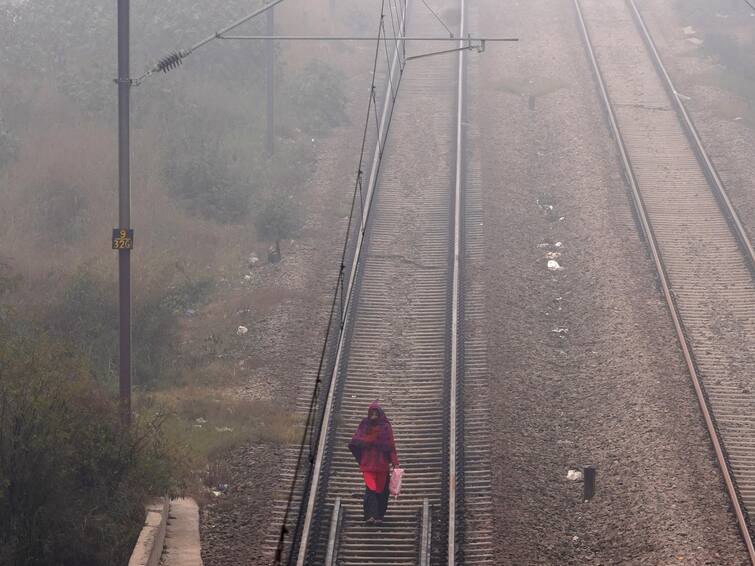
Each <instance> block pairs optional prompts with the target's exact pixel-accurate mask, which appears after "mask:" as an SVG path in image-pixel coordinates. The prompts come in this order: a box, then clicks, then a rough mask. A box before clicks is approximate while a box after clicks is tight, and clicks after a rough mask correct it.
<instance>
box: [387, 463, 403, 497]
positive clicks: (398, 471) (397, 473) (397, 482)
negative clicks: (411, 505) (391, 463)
mask: <svg viewBox="0 0 755 566" xmlns="http://www.w3.org/2000/svg"><path fill="white" fill-rule="evenodd" d="M403 478H404V470H403V468H393V470H392V471H391V481H390V483H389V484H388V490H389V491H390V493H391V495H392V496H393V497H398V494H399V493H400V492H401V481H402V480H403Z"/></svg>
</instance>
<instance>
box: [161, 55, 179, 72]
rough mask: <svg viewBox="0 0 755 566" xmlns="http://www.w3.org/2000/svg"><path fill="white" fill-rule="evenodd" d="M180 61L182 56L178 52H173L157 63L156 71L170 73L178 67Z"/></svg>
mask: <svg viewBox="0 0 755 566" xmlns="http://www.w3.org/2000/svg"><path fill="white" fill-rule="evenodd" d="M182 59H183V54H182V53H180V52H178V51H174V52H173V53H171V54H170V55H168V56H167V57H163V58H162V59H160V61H159V62H158V63H157V70H158V71H162V72H163V73H167V72H168V71H171V70H173V69H175V68H176V67H178V66H179V65H180V64H181V61H182Z"/></svg>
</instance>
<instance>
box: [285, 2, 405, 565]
mask: <svg viewBox="0 0 755 566" xmlns="http://www.w3.org/2000/svg"><path fill="white" fill-rule="evenodd" d="M405 26H406V4H404V10H403V12H402V14H401V26H400V27H401V32H402V34H403V33H404V29H405ZM402 44H403V42H401V41H399V42H397V43H396V49H395V51H394V53H393V59H392V62H391V68H390V71H389V72H388V84H387V86H386V92H385V102H384V104H383V109H382V115H381V119H380V127H379V129H378V137H377V143H376V144H375V153H374V155H373V159H372V169H371V171H370V178H369V182H368V185H367V195H366V197H365V208H364V210H363V212H362V223H361V226H360V228H359V236H358V238H357V243H356V252H355V254H354V258H353V260H352V264H351V272H350V275H349V284H348V286H347V291H346V299H345V301H344V311H343V317H342V319H341V324H340V330H339V332H340V335H339V339H338V348H337V351H336V359H335V364H334V366H333V372H332V373H331V376H330V383H331V386H330V388H329V390H328V396H327V400H326V403H325V409H324V411H323V418H322V424H321V427H320V431H319V441H318V443H317V452H316V454H315V463H314V467H313V470H312V479H311V481H310V484H309V485H310V488H309V497H308V501H307V511H306V515H305V517H304V525H303V528H302V535H301V541H300V542H299V554H298V557H297V561H296V564H297V566H304V561H305V559H306V555H307V547H308V545H309V534H310V530H311V527H312V518H313V514H314V509H315V505H316V502H317V487H318V484H319V478H320V472H321V471H322V466H323V457H324V455H325V445H326V442H327V439H328V431H329V428H330V416H331V412H332V410H333V401H334V397H335V391H336V387H335V381H336V379H337V377H338V372H339V369H340V366H341V360H342V358H343V355H344V346H345V340H346V332H345V321H346V320H347V318H348V314H349V313H350V307H351V300H352V297H353V295H354V289H355V283H356V277H357V273H358V271H359V269H358V266H359V261H360V259H361V256H362V248H363V246H362V244H363V242H364V238H365V229H366V225H367V219H368V217H369V213H370V209H371V206H372V198H373V196H374V193H375V184H376V182H377V176H378V163H379V161H380V158H381V156H382V153H383V145H384V143H385V138H386V133H387V132H386V130H387V126H388V124H389V120H388V117H389V106H390V105H391V104H392V103H393V101H394V93H393V77H394V76H395V75H396V71H397V69H398V68H399V67H400V55H401V45H402Z"/></svg>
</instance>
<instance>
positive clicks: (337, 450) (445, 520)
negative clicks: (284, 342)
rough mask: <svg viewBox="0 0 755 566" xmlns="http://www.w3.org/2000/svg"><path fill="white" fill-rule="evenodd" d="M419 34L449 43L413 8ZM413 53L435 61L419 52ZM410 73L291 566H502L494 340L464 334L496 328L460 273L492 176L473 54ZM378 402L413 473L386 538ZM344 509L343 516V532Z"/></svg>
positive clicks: (477, 242) (409, 16)
mask: <svg viewBox="0 0 755 566" xmlns="http://www.w3.org/2000/svg"><path fill="white" fill-rule="evenodd" d="M437 4H438V5H434V7H435V8H437V9H439V10H441V11H443V13H444V14H446V17H450V18H452V19H453V18H454V16H455V15H457V16H458V21H457V22H456V24H457V25H458V28H457V29H459V31H460V33H459V37H463V34H464V26H465V21H464V20H465V8H464V0H446V1H445V2H439V3H437ZM406 22H408V24H407V34H408V35H437V33H438V31H439V28H438V22H437V21H436V20H435V18H434V16H433V14H431V13H429V12H428V11H426V10H424V9H423V8H422V7H421V6H415V5H412V4H411V3H408V5H407V13H406ZM440 31H442V28H441V30H440ZM461 45H462V44H461V43H460V44H459V46H460V47H461ZM395 47H396V49H397V51H399V52H400V51H402V50H403V46H402V45H398V44H397V45H396V46H395ZM412 49H413V50H415V51H416V52H420V53H422V52H430V51H433V50H437V49H436V48H434V47H433V46H432V45H431V44H430V45H423V44H421V43H419V42H418V43H417V44H413V45H412ZM411 65H412V67H411V69H410V72H407V73H406V74H405V75H404V76H403V79H402V83H401V95H400V97H398V98H397V102H396V105H395V107H394V109H393V115H392V126H391V143H390V144H387V146H386V148H385V151H384V154H383V155H381V156H380V157H381V159H382V164H381V169H380V176H379V178H378V179H377V180H376V184H375V186H374V197H373V198H372V201H371V202H372V204H371V207H372V210H371V212H370V213H369V214H370V220H369V224H368V228H367V230H366V235H365V244H366V245H365V248H364V251H363V256H364V257H362V258H361V260H360V263H359V267H358V269H357V270H356V272H355V280H354V298H353V308H352V311H351V314H349V315H348V316H347V319H346V320H347V322H346V325H345V332H344V337H345V338H344V340H343V344H342V347H341V348H339V350H338V352H336V353H335V355H336V357H337V359H338V362H337V363H336V365H335V367H334V376H335V381H334V385H333V387H332V388H331V390H330V394H329V397H328V399H327V401H326V403H325V410H324V414H323V418H322V427H321V429H320V432H319V448H318V450H317V453H316V454H317V456H316V459H315V462H314V472H313V476H312V481H311V484H310V485H311V487H310V488H309V490H308V491H304V490H303V491H301V492H300V493H299V494H298V495H297V498H298V499H295V503H300V505H301V517H302V519H303V520H302V521H301V528H300V530H299V532H298V533H297V540H296V542H295V543H294V545H293V547H292V548H291V549H290V557H291V559H290V560H289V563H296V564H298V565H302V566H303V565H305V564H324V563H326V560H331V559H332V558H334V556H335V555H336V554H337V563H338V564H341V565H349V564H360V565H362V564H381V565H382V564H384V565H409V564H412V565H413V564H417V563H419V562H421V561H422V560H426V562H424V563H427V564H456V563H462V561H464V562H466V563H469V564H492V563H493V560H492V551H491V546H492V528H491V526H490V524H489V521H490V516H491V514H490V469H489V460H488V458H487V457H486V454H487V450H488V447H487V439H488V436H487V435H486V433H485V431H486V430H487V428H486V427H488V426H489V424H488V415H487V412H486V411H487V405H486V403H485V385H486V379H487V372H486V366H485V352H484V344H485V341H484V337H482V336H477V335H472V336H471V337H470V340H469V341H468V343H465V341H464V340H463V339H462V328H463V326H464V321H465V320H466V321H471V322H479V320H480V319H481V317H482V316H483V309H482V290H481V288H480V287H479V284H475V283H474V282H470V281H469V280H468V279H467V278H465V277H464V275H463V270H462V265H463V263H464V262H465V261H470V262H474V261H477V260H478V259H479V254H480V251H481V241H482V235H481V231H482V227H481V221H480V218H481V210H480V198H479V164H478V165H475V164H474V163H475V161H474V160H470V159H468V155H469V154H470V151H469V150H468V149H467V148H466V147H465V140H466V139H467V138H474V137H475V133H474V132H472V131H471V127H469V125H468V124H466V122H465V110H464V106H465V103H464V92H465V87H464V83H465V81H464V78H465V74H466V70H465V55H464V51H460V52H459V54H458V55H444V56H441V57H437V58H433V59H431V60H424V59H423V60H418V61H412V62H411ZM389 76H390V75H389ZM384 112H385V109H384ZM378 137H379V136H378ZM375 155H376V159H377V155H378V154H377V153H376V154H375ZM373 167H374V163H373ZM467 191H468V194H466V192H467ZM368 199H369V197H368ZM467 222H470V223H471V224H472V228H471V229H470V230H469V232H468V234H467V235H465V230H464V226H465V224H466V223H467ZM467 239H468V241H467ZM465 255H466V259H465ZM465 285H469V287H470V292H469V294H468V296H467V295H466V294H465V293H462V289H463V288H464V287H465ZM465 348H466V351H467V352H468V357H469V364H468V365H466V364H465V356H464V352H465ZM467 380H468V385H467V386H462V383H463V382H465V381H467ZM374 399H380V400H381V402H382V403H383V405H384V407H385V409H386V412H387V414H388V417H389V418H390V419H391V421H392V423H393V427H394V432H395V436H396V441H397V448H398V453H399V458H400V460H401V463H402V467H404V468H405V470H406V475H405V480H404V485H403V487H402V494H401V497H399V498H398V499H397V500H395V501H392V502H391V505H390V507H389V510H388V514H387V516H386V520H385V522H384V523H383V525H381V526H372V525H371V526H367V525H364V523H363V521H362V508H361V507H362V502H361V500H362V493H363V490H364V487H363V481H362V477H361V473H360V472H359V469H358V467H357V466H356V464H355V462H354V459H353V457H352V455H351V454H350V452H349V451H348V447H347V444H348V441H349V440H350V438H351V435H352V433H353V431H354V430H355V428H356V426H357V424H358V423H359V421H360V420H361V419H362V418H363V417H364V416H365V414H366V409H367V406H368V405H369V403H370V402H371V401H373V400H374ZM468 405H469V407H468V410H467V411H466V412H465V410H464V409H465V407H467V406H468ZM464 424H466V425H467V429H465V427H464V426H463V425H464ZM465 438H466V439H468V440H469V446H468V447H467V448H466V449H464V448H463V446H464V442H462V440H463V439H465ZM480 439H482V440H480ZM465 464H468V466H467V467H466V469H465ZM465 471H466V473H465ZM465 492H468V493H469V494H470V496H471V497H470V500H469V504H468V506H466V507H465V506H464V505H463V502H464V499H463V496H464V493H465ZM334 509H336V510H338V509H340V510H341V511H340V512H341V513H342V517H343V518H342V521H340V522H339V523H337V525H338V528H336V524H334V523H333V521H334V520H336V517H338V511H336V513H335V514H334V512H333V510H334ZM423 510H424V511H425V514H423ZM427 511H429V515H428V514H427ZM467 519H468V523H469V524H470V525H471V528H472V532H470V533H467V532H465V529H464V525H465V522H467V521H465V520H467ZM423 535H424V537H425V542H427V543H429V544H427V545H426V546H424V545H423V544H422V543H423ZM423 549H427V550H429V552H428V554H427V555H426V556H423V554H422V552H423Z"/></svg>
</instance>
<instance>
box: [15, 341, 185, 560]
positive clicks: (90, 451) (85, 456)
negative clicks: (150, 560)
mask: <svg viewBox="0 0 755 566" xmlns="http://www.w3.org/2000/svg"><path fill="white" fill-rule="evenodd" d="M0 344H1V345H0V564H25V565H36V564H45V565H56V564H60V565H69V564H70V565H77V566H87V565H90V564H91V565H95V564H125V562H126V561H127V557H128V554H129V553H130V549H131V548H132V545H133V543H134V541H135V538H136V536H137V535H138V531H139V528H140V527H141V524H142V521H143V518H144V507H143V505H144V502H145V500H146V498H147V497H148V496H150V495H155V494H163V493H168V492H176V491H178V490H180V488H181V487H182V484H183V481H182V479H181V478H180V477H174V476H173V473H174V472H173V471H172V470H174V469H181V467H182V466H180V465H177V464H176V461H177V460H178V456H177V455H176V454H174V453H171V451H170V450H169V449H168V448H167V447H166V446H165V445H164V443H163V440H162V437H161V433H160V426H161V422H162V420H163V417H162V416H160V415H152V416H148V417H144V418H142V419H140V420H139V421H138V423H137V424H136V425H135V426H134V427H133V428H132V429H131V430H129V431H124V430H123V429H122V428H121V426H120V425H119V422H118V411H117V406H116V404H115V403H114V402H113V401H112V400H110V398H109V397H108V396H107V395H106V394H105V393H104V392H103V390H102V388H101V387H100V386H99V385H98V384H97V383H96V381H95V380H94V378H93V376H92V374H91V371H90V370H89V368H88V365H87V363H86V361H85V359H84V358H83V357H82V356H81V355H80V354H79V353H77V352H76V351H75V350H73V349H71V348H69V347H67V346H65V345H63V344H62V343H61V342H59V341H55V340H52V339H50V338H48V337H44V336H42V337H35V336H34V335H32V334H31V333H28V332H23V333H19V332H17V331H13V332H11V331H10V330H9V329H8V327H4V328H1V329H0Z"/></svg>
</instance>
